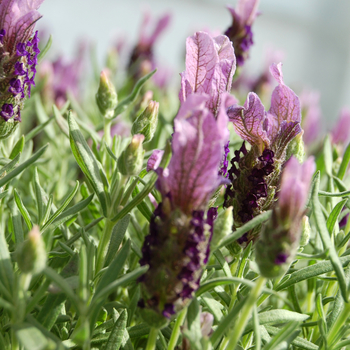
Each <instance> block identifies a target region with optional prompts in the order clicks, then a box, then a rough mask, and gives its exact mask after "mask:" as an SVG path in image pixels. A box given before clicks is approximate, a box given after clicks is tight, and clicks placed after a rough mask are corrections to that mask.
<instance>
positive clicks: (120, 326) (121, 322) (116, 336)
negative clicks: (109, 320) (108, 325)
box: [104, 310, 128, 350]
mask: <svg viewBox="0 0 350 350" xmlns="http://www.w3.org/2000/svg"><path fill="white" fill-rule="evenodd" d="M127 319H128V313H127V311H126V310H123V311H122V313H121V314H120V316H119V318H118V320H117V321H116V322H115V324H114V327H113V329H112V330H111V333H110V335H109V338H108V341H107V343H106V347H105V348H104V350H119V349H120V346H121V345H122V341H123V336H124V332H125V331H126V321H127Z"/></svg>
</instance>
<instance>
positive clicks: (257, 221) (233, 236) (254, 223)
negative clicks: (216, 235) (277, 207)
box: [218, 210, 272, 248]
mask: <svg viewBox="0 0 350 350" xmlns="http://www.w3.org/2000/svg"><path fill="white" fill-rule="evenodd" d="M271 214H272V210H268V211H266V212H265V213H262V214H260V215H258V216H256V217H255V218H254V219H252V220H250V221H248V222H247V223H246V224H244V225H243V226H241V227H239V228H238V229H237V230H236V231H235V232H233V233H232V234H230V235H228V236H226V237H225V238H224V239H222V240H221V242H220V243H219V247H218V248H222V247H224V246H226V245H228V244H230V243H233V242H235V241H236V240H237V239H238V238H241V237H242V236H243V235H244V234H245V233H246V232H248V231H250V230H252V229H253V228H254V227H256V226H258V225H260V224H262V223H263V222H264V221H266V220H268V219H269V218H270V217H271Z"/></svg>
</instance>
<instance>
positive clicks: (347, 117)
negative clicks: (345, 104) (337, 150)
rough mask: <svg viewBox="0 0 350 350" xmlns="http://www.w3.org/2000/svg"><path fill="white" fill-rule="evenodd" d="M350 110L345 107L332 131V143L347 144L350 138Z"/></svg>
mask: <svg viewBox="0 0 350 350" xmlns="http://www.w3.org/2000/svg"><path fill="white" fill-rule="evenodd" d="M349 130H350V110H349V109H348V108H343V109H342V110H341V112H340V115H339V118H338V120H337V123H336V124H335V126H334V128H333V129H332V131H331V138H332V143H334V144H343V145H346V144H347V143H348V142H349V140H350V131H349Z"/></svg>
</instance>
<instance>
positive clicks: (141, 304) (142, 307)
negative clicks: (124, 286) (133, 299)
mask: <svg viewBox="0 0 350 350" xmlns="http://www.w3.org/2000/svg"><path fill="white" fill-rule="evenodd" d="M137 306H138V307H139V308H141V309H144V308H145V306H146V305H145V301H144V300H143V299H140V300H139V301H138V303H137Z"/></svg>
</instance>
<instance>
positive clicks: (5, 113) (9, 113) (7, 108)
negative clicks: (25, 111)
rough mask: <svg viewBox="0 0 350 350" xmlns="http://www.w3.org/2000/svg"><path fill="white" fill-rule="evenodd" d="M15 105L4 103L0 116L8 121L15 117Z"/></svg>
mask: <svg viewBox="0 0 350 350" xmlns="http://www.w3.org/2000/svg"><path fill="white" fill-rule="evenodd" d="M13 114H14V111H13V105H12V104H11V103H9V104H8V103H4V104H3V105H2V108H1V112H0V115H1V116H2V117H3V118H4V119H5V120H6V121H8V120H9V119H10V118H11V117H13Z"/></svg>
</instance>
